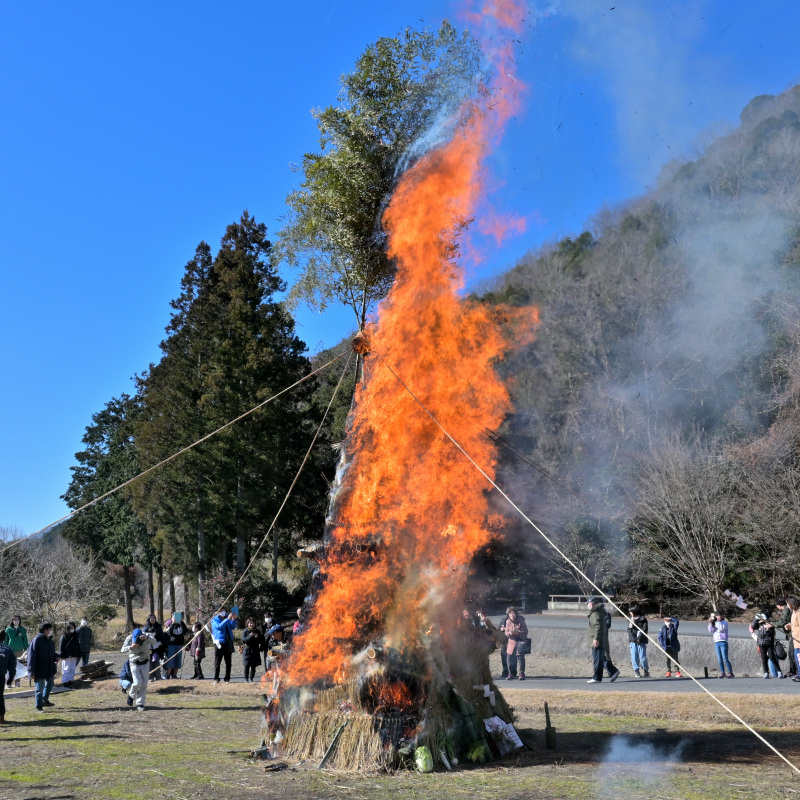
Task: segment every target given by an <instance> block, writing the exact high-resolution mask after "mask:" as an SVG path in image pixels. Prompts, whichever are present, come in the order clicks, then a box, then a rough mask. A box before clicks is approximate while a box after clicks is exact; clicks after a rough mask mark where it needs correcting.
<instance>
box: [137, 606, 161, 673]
mask: <svg viewBox="0 0 800 800" xmlns="http://www.w3.org/2000/svg"><path fill="white" fill-rule="evenodd" d="M142 630H143V631H144V632H145V633H146V634H147V635H148V636H152V637H153V638H154V639H155V640H156V646H155V647H154V648H153V652H152V654H151V656H150V670H151V672H150V680H151V681H157V680H158V679H159V678H160V677H161V670H160V669H158V664H159V662H160V661H161V657H162V655H164V654H165V653H166V648H165V646H164V631H163V629H162V628H161V623H160V622H159V621H158V620H157V619H156V615H155V614H151V615H150V616H149V617H148V618H147V622H145V624H144V627H143V628H142Z"/></svg>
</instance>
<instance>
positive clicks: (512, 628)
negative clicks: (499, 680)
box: [503, 608, 528, 681]
mask: <svg viewBox="0 0 800 800" xmlns="http://www.w3.org/2000/svg"><path fill="white" fill-rule="evenodd" d="M503 633H505V635H506V637H507V639H508V643H507V644H506V656H507V659H508V678H507V680H510V681H513V680H516V679H517V667H519V679H520V680H521V681H524V680H525V653H524V652H523V649H524V647H525V643H526V642H525V640H526V639H527V638H528V625H527V623H526V622H525V617H523V616H522V615H521V614H520V613H519V612H518V611H517V609H516V608H509V610H508V619H507V620H506V623H505V626H504V628H503Z"/></svg>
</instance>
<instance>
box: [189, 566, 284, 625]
mask: <svg viewBox="0 0 800 800" xmlns="http://www.w3.org/2000/svg"><path fill="white" fill-rule="evenodd" d="M238 580H239V578H238V575H237V574H236V573H235V572H234V571H232V570H228V571H218V572H216V573H214V574H213V575H212V576H211V577H209V578H208V580H207V581H206V593H205V597H204V603H203V605H202V606H201V609H200V610H201V613H202V615H203V616H204V617H205V618H206V619H208V618H210V617H211V616H212V615H213V614H215V613H216V612H217V610H218V609H219V608H220V607H221V606H222V604H223V603H225V602H227V607H228V609H230V607H231V606H233V605H238V606H239V617H240V620H241V622H240V627H241V625H242V624H243V623H244V620H245V619H246V618H247V617H253V619H255V620H256V621H257V622H259V621H260V620H261V617H262V616H263V614H264V612H266V611H272V612H274V614H275V615H276V616H277V615H280V614H282V613H283V612H284V611H285V610H286V609H287V607H288V605H289V591H288V590H287V588H286V586H285V585H284V584H283V583H281V582H280V581H273V580H272V578H271V576H270V574H269V571H268V569H267V568H266V567H265V566H263V565H255V567H254V568H253V569H251V570H250V571H249V572H248V573H247V574H246V575H245V577H244V580H243V581H242V582H241V583H240V584H239V586H238V587H236V584H237V581H238ZM234 587H236V593H235V595H234V597H233V599H232V600H230V599H228V597H229V595H230V594H231V592H233V591H234Z"/></svg>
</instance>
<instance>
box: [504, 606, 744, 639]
mask: <svg viewBox="0 0 800 800" xmlns="http://www.w3.org/2000/svg"><path fill="white" fill-rule="evenodd" d="M588 614H589V612H588V610H587V612H586V615H587V616H588ZM523 616H524V617H525V622H527V623H528V627H529V628H560V629H561V630H586V625H587V622H586V617H585V616H580V617H573V616H564V617H557V616H551V615H550V614H523ZM491 620H492V622H494V623H495V625H499V624H500V623H501V622H502V621H503V617H502V616H497V617H492V618H491ZM649 622H650V630H651V631H652V630H654V631H655V632H656V633H658V629H659V628H660V627H661V624H663V623H661V620H659V619H650V620H649ZM624 627H627V623H626V622H625V621H624V620H623V619H621V618H620V617H614V618H613V620H612V622H611V630H612V631H613V630H620V629H622V628H624ZM678 632H679V633H682V634H684V635H685V636H708V635H709V633H708V623H707V622H689V621H682V622H681V623H680V626H679V627H678ZM728 635H729V636H730V638H732V639H749V638H750V631H749V630H747V625H742V624H741V623H737V622H731V623H729V624H728Z"/></svg>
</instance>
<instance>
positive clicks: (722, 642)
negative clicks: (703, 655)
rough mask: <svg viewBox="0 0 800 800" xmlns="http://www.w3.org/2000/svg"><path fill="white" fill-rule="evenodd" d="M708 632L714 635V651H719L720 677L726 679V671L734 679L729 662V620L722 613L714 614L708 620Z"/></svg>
mask: <svg viewBox="0 0 800 800" xmlns="http://www.w3.org/2000/svg"><path fill="white" fill-rule="evenodd" d="M708 632H709V633H713V634H714V649H715V650H716V651H717V661H719V677H720V678H724V677H725V670H726V669H727V671H728V677H729V678H732V677H733V668H732V667H731V662H730V661H728V620H726V619H725V615H724V614H723V613H722V612H721V611H717V612H716V613H714V614H712V615H711V616H710V617H709V620H708Z"/></svg>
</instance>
